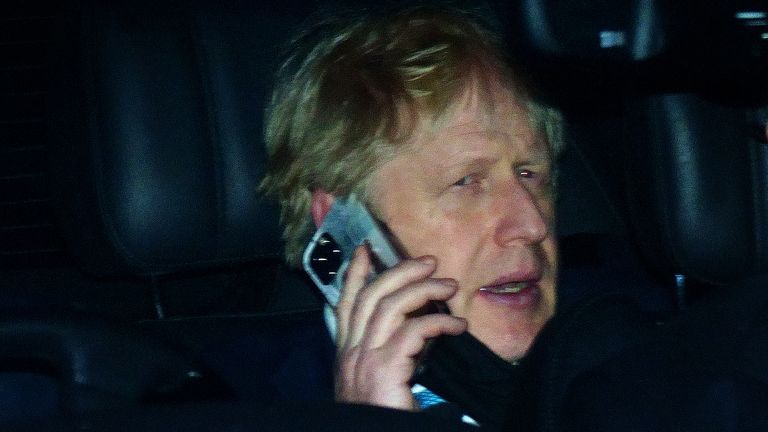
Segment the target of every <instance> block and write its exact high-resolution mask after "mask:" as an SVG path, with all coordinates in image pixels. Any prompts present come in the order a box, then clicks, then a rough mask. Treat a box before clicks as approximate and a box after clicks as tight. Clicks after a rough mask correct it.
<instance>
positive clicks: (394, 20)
mask: <svg viewBox="0 0 768 432" xmlns="http://www.w3.org/2000/svg"><path fill="white" fill-rule="evenodd" d="M558 119H559V117H558V115H557V114H556V113H555V112H554V111H552V110H551V109H547V108H545V107H542V106H541V105H539V104H537V103H535V102H534V101H533V100H532V99H531V96H530V94H529V93H528V90H527V89H526V87H525V85H524V83H523V82H522V79H521V77H520V76H519V73H518V72H517V71H516V70H515V69H514V68H512V67H511V66H510V65H508V64H507V63H506V62H505V60H504V55H503V49H502V48H501V47H500V45H499V38H498V37H497V36H496V35H495V34H494V33H493V32H492V31H491V30H489V27H488V26H485V25H484V24H482V22H481V20H480V19H478V18H477V17H476V16H473V15H471V14H469V13H467V12H462V11H457V10H452V9H437V8H427V7H416V8H409V9H405V10H400V11H395V12H393V13H387V14H376V15H374V14H370V15H363V16H360V15H358V16H353V17H351V18H347V19H330V20H325V21H323V22H320V23H319V24H317V25H315V26H313V27H311V28H310V29H308V30H307V31H306V32H304V33H302V34H301V35H300V36H299V37H298V38H296V39H295V40H294V41H293V42H292V43H291V45H290V47H289V51H288V53H287V56H286V60H285V61H284V63H283V64H282V66H281V68H280V70H279V71H278V74H277V83H276V85H275V90H274V93H273V96H272V100H271V104H270V106H269V109H268V115H267V127H266V141H267V147H268V151H269V154H270V161H271V166H270V170H269V172H268V175H267V177H266V178H265V180H264V184H263V186H264V188H265V189H266V190H267V191H269V192H271V193H273V194H275V195H277V196H278V198H279V200H280V203H281V207H282V219H283V222H284V225H285V231H284V238H285V241H286V254H287V259H288V261H289V263H292V264H294V265H297V264H298V263H299V262H300V257H301V252H302V250H303V249H304V247H305V245H306V243H307V241H308V240H309V238H310V236H311V234H312V231H314V229H315V227H316V226H319V225H320V224H321V223H322V221H323V219H324V217H325V215H326V214H327V213H328V211H329V210H330V208H331V206H332V205H333V203H334V200H335V199H337V198H339V197H346V196H348V195H350V194H352V193H355V194H356V195H357V196H358V197H361V198H362V199H363V200H364V201H365V203H366V204H367V205H368V207H369V209H370V210H371V212H372V213H373V214H374V216H375V217H376V218H377V219H379V220H380V221H381V223H382V224H383V225H385V226H386V227H387V228H388V230H389V231H390V232H391V233H392V236H393V241H396V242H397V243H398V244H399V246H400V247H401V250H402V251H403V252H404V254H405V255H406V256H404V257H403V258H404V259H403V261H402V262H401V264H399V265H398V266H396V267H395V268H392V269H390V270H387V271H385V272H383V273H382V274H381V275H380V276H379V277H377V278H376V279H374V280H373V281H371V282H370V283H368V282H367V275H368V273H369V270H370V268H371V257H370V254H369V252H368V251H367V249H366V248H365V247H361V248H359V249H358V250H357V251H356V253H355V257H354V259H353V261H352V262H351V264H350V267H349V270H348V272H347V275H346V283H345V286H344V289H343V291H342V296H341V299H340V302H339V304H338V306H337V308H336V310H335V316H336V319H337V328H338V334H337V335H336V345H337V365H336V372H335V376H336V398H337V400H339V401H346V402H357V403H367V404H374V405H380V406H387V407H392V408H399V409H407V410H416V409H418V406H417V404H416V401H415V400H414V397H413V395H412V393H411V385H410V379H411V377H412V375H413V373H414V368H415V367H416V360H415V359H416V358H417V357H418V355H419V353H420V352H421V351H422V350H423V348H424V346H425V344H426V342H427V341H428V340H429V339H431V338H434V337H437V336H439V335H457V334H460V333H462V332H464V331H468V332H469V334H471V335H472V336H474V338H476V339H477V340H479V341H480V342H481V343H482V344H483V345H484V346H485V347H487V348H488V349H490V351H492V352H493V353H494V354H495V355H496V356H498V357H500V358H501V359H503V360H504V361H506V362H508V363H510V364H512V363H515V362H517V361H518V360H519V359H521V358H522V357H523V356H525V355H526V352H527V351H528V349H529V347H530V346H531V344H532V342H533V340H534V338H535V337H536V335H537V334H538V333H539V331H540V330H541V329H542V327H543V326H544V325H545V323H546V322H547V321H548V320H549V319H550V318H551V317H552V316H553V314H554V312H555V304H556V286H555V281H556V278H557V269H558V262H557V245H556V241H555V237H554V232H553V227H554V203H553V198H554V179H553V168H552V161H553V158H554V157H555V155H556V154H557V152H558V150H559V147H560V140H559V134H558V125H559V123H558ZM430 301H444V302H445V303H446V304H447V306H448V308H449V309H450V314H421V313H420V311H421V310H422V308H423V307H424V306H425V305H426V304H427V303H428V302H430Z"/></svg>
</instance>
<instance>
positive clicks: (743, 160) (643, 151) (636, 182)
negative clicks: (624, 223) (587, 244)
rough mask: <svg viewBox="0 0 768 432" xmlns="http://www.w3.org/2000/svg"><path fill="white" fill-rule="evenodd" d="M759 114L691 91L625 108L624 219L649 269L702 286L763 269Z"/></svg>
mask: <svg viewBox="0 0 768 432" xmlns="http://www.w3.org/2000/svg"><path fill="white" fill-rule="evenodd" d="M763 117H765V111H761V110H760V109H759V108H756V107H750V106H740V105H728V104H725V103H723V102H715V101H712V100H707V99H704V98H702V97H700V96H695V95H693V94H666V95H656V96H649V97H644V98H640V99H638V100H636V101H634V102H633V103H632V104H631V105H630V107H629V108H628V117H627V127H628V131H627V132H628V133H627V137H628V143H627V150H628V153H627V158H626V160H625V163H626V165H625V166H626V168H627V179H626V181H627V185H628V186H627V190H628V197H627V202H628V205H629V207H630V211H629V219H630V223H631V225H632V228H633V231H634V234H635V237H636V240H637V241H638V243H639V244H640V245H641V246H642V248H643V249H644V253H645V256H646V258H647V259H648V261H649V262H651V263H652V264H653V265H654V267H656V268H657V269H659V270H661V271H664V272H666V273H668V274H673V273H674V274H683V275H686V276H690V277H693V278H695V279H696V280H699V281H703V282H709V283H728V282H734V281H735V280H738V279H740V278H742V277H745V276H748V275H752V274H756V273H764V272H766V271H768V146H766V142H765V136H764V135H762V134H761V133H760V131H764V128H765V121H766V120H767V119H766V118H763ZM763 133H764V132H763Z"/></svg>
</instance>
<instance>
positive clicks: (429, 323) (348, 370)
mask: <svg viewBox="0 0 768 432" xmlns="http://www.w3.org/2000/svg"><path fill="white" fill-rule="evenodd" d="M370 266H371V261H370V256H369V252H368V249H367V247H364V246H361V247H358V248H357V250H356V251H355V256H354V258H353V259H352V262H351V263H350V265H349V267H348V270H347V275H346V282H345V285H344V289H343V290H342V294H341V298H340V299H339V303H338V305H337V306H336V318H337V321H338V327H337V328H338V334H337V341H336V344H337V365H336V400H338V401H342V402H353V403H364V404H370V405H378V406H385V407H389V408H397V409H405V410H416V409H417V406H416V404H415V401H414V399H413V396H412V395H411V391H410V385H409V384H408V382H409V380H410V379H411V376H412V375H413V372H414V368H415V367H416V361H415V358H416V357H417V356H418V354H419V353H420V352H421V351H422V350H423V349H424V346H425V344H426V342H427V340H428V339H430V338H433V337H436V336H439V335H441V334H451V335H457V334H460V333H461V332H463V331H464V330H466V328H467V323H466V321H465V320H464V319H462V318H457V317H454V316H451V315H448V314H428V315H421V316H415V314H414V312H416V311H418V310H419V309H421V308H422V307H424V306H425V305H426V304H427V303H428V302H429V301H432V300H435V301H445V300H447V299H449V298H451V297H452V296H453V295H454V294H455V293H456V290H457V289H458V287H457V284H456V281H454V280H453V279H432V278H430V277H429V276H430V275H432V273H434V271H435V268H436V261H435V258H434V257H430V256H426V257H421V258H418V259H410V260H404V261H402V262H401V263H400V264H398V265H397V266H395V267H393V268H391V269H389V270H387V271H385V272H383V273H381V274H380V275H379V276H378V277H377V278H376V279H375V280H373V281H372V282H371V283H370V284H368V283H367V281H366V278H367V276H368V273H369V271H370Z"/></svg>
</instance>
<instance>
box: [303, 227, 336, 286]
mask: <svg viewBox="0 0 768 432" xmlns="http://www.w3.org/2000/svg"><path fill="white" fill-rule="evenodd" d="M310 260H311V266H312V269H313V270H314V271H315V274H316V275H317V277H318V278H320V281H321V282H322V283H323V284H326V285H328V284H330V283H331V282H333V280H334V279H335V278H336V273H337V272H338V271H339V267H341V249H339V245H338V244H336V241H334V239H333V237H331V236H330V235H328V233H325V234H323V235H322V236H321V237H320V239H319V240H318V242H317V245H316V246H315V249H314V250H313V251H312V254H311V255H310Z"/></svg>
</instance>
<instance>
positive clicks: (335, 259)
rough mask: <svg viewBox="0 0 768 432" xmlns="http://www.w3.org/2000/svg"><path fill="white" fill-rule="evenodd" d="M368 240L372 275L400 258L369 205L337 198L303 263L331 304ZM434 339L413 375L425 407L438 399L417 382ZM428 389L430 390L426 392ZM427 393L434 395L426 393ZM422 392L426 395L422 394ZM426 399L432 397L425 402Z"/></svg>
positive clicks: (442, 309) (440, 308)
mask: <svg viewBox="0 0 768 432" xmlns="http://www.w3.org/2000/svg"><path fill="white" fill-rule="evenodd" d="M364 243H367V244H368V247H369V248H370V251H371V255H372V256H371V261H372V264H373V271H372V272H371V273H370V274H369V278H370V279H372V278H374V277H376V275H377V274H378V273H380V272H382V271H384V270H386V269H388V268H390V267H393V266H395V265H396V264H397V263H398V262H400V254H399V253H398V252H397V250H396V249H395V247H393V245H392V243H391V241H390V237H389V236H388V235H387V232H386V228H384V227H382V226H381V225H380V224H379V223H378V222H377V221H376V219H375V218H374V217H373V216H372V215H371V213H370V212H369V211H368V209H367V208H366V207H365V205H364V204H363V203H362V202H360V201H359V200H358V199H357V197H356V196H355V195H354V194H352V195H350V196H348V197H346V198H337V199H336V200H335V201H334V203H333V205H332V206H331V209H330V210H329V211H328V214H327V215H326V216H325V219H323V223H322V225H321V226H320V228H318V230H317V232H315V234H314V235H313V236H312V240H310V242H309V244H308V245H307V248H306V249H305V250H304V256H303V259H302V264H303V266H304V270H305V271H306V272H307V274H308V275H309V277H310V278H311V279H312V281H313V282H314V283H315V285H317V287H318V288H319V289H320V292H321V293H322V294H323V296H325V299H326V301H327V302H328V305H329V306H330V307H336V304H338V302H339V297H340V296H341V289H342V287H343V286H344V273H345V272H346V271H347V267H349V262H350V261H351V260H352V254H353V253H354V250H355V248H357V247H358V246H360V245H362V244H364ZM328 312H330V310H329V309H328V307H326V320H328V319H329V314H328ZM423 312H424V313H448V307H447V306H446V305H445V303H443V302H437V301H433V302H430V303H429V304H428V305H427V307H426V308H424V310H423ZM330 316H331V318H330V319H331V320H332V321H333V323H332V324H331V323H329V328H333V330H331V332H332V333H333V334H335V320H334V319H333V318H332V312H331V314H330ZM432 342H433V341H432V340H429V341H428V342H427V345H426V346H425V347H424V349H423V350H422V352H421V354H420V355H419V358H418V359H417V360H416V369H415V371H414V376H413V378H412V385H413V387H412V388H411V391H412V392H413V394H414V397H415V398H416V400H417V402H418V403H419V405H420V407H421V408H426V407H428V406H429V404H432V403H434V400H435V398H438V399H441V400H442V398H440V397H439V396H436V395H434V393H432V392H431V391H429V389H427V388H425V387H423V386H421V385H419V384H417V383H418V380H419V375H421V373H423V366H422V364H423V361H424V359H425V358H426V356H427V354H428V352H429V350H430V347H431V345H432ZM425 391H426V392H425ZM427 393H429V394H431V395H432V396H423V395H426V394H427ZM420 395H422V396H420ZM423 400H430V402H429V404H425V403H423V402H422V401H423Z"/></svg>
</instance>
